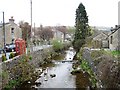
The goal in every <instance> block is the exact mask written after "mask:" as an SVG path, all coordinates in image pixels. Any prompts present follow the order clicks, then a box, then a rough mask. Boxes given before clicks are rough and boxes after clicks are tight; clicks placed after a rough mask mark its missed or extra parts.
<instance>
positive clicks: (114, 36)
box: [109, 30, 119, 50]
mask: <svg viewBox="0 0 120 90" xmlns="http://www.w3.org/2000/svg"><path fill="white" fill-rule="evenodd" d="M118 31H119V30H117V31H116V32H114V33H113V34H111V35H110V36H109V48H110V49H111V50H116V49H117V47H118ZM111 37H112V43H111Z"/></svg>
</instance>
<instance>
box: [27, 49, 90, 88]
mask: <svg viewBox="0 0 120 90" xmlns="http://www.w3.org/2000/svg"><path fill="white" fill-rule="evenodd" d="M74 55H75V51H74V50H73V49H72V48H69V50H67V51H65V53H64V54H63V55H61V56H57V57H56V58H54V60H52V62H53V63H52V65H47V66H45V70H44V71H43V73H42V74H41V75H40V78H38V79H37V80H36V81H35V84H34V85H30V86H29V88H31V89H29V90H40V89H41V88H73V89H75V88H77V87H78V86H80V85H81V86H82V87H84V85H86V86H85V87H87V86H88V85H87V84H86V83H88V80H86V77H85V75H84V74H83V73H80V74H78V75H72V74H71V71H72V70H73V68H72V64H73V62H74V60H73V57H74ZM76 79H78V80H76ZM83 84H84V85H83Z"/></svg>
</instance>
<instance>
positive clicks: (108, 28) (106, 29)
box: [91, 26, 111, 31]
mask: <svg viewBox="0 0 120 90" xmlns="http://www.w3.org/2000/svg"><path fill="white" fill-rule="evenodd" d="M91 27H92V28H94V29H97V30H102V31H110V29H111V27H105V26H91Z"/></svg>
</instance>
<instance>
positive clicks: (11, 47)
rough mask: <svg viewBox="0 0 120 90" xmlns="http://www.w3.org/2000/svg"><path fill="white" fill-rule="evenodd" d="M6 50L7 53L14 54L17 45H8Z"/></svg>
mask: <svg viewBox="0 0 120 90" xmlns="http://www.w3.org/2000/svg"><path fill="white" fill-rule="evenodd" d="M5 49H6V52H13V51H15V44H7V45H6V47H5Z"/></svg>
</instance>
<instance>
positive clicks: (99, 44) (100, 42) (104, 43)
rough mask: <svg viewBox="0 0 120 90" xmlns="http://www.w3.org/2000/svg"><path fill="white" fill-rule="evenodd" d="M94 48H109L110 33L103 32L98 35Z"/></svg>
mask: <svg viewBox="0 0 120 90" xmlns="http://www.w3.org/2000/svg"><path fill="white" fill-rule="evenodd" d="M92 43H93V48H108V47H109V40H108V35H107V34H105V33H104V32H101V33H100V34H98V35H97V36H95V37H94V38H93V41H92Z"/></svg>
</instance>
